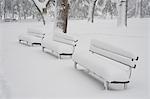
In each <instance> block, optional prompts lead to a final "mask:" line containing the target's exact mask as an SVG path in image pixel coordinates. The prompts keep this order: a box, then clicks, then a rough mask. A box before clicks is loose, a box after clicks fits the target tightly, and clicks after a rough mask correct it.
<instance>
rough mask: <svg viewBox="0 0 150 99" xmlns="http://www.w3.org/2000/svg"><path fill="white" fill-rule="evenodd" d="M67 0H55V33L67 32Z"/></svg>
mask: <svg viewBox="0 0 150 99" xmlns="http://www.w3.org/2000/svg"><path fill="white" fill-rule="evenodd" d="M68 7H69V4H68V0H56V1H55V29H54V32H55V33H67V20H68Z"/></svg>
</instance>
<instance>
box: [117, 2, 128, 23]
mask: <svg viewBox="0 0 150 99" xmlns="http://www.w3.org/2000/svg"><path fill="white" fill-rule="evenodd" d="M127 3H128V2H127V0H120V1H119V3H118V18H117V25H118V26H127V6H128V4H127Z"/></svg>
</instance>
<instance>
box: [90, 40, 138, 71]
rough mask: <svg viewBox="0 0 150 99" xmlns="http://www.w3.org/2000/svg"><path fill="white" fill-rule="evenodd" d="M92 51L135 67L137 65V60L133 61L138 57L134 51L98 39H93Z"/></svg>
mask: <svg viewBox="0 0 150 99" xmlns="http://www.w3.org/2000/svg"><path fill="white" fill-rule="evenodd" d="M90 51H91V52H94V53H97V54H99V55H101V56H104V57H107V58H109V59H111V60H114V61H117V62H120V63H122V64H124V65H127V66H129V67H133V68H135V66H136V65H135V61H133V60H134V59H136V58H135V56H134V55H133V54H132V53H130V52H128V51H125V50H122V49H121V48H118V47H115V46H112V45H110V44H107V43H104V42H101V41H99V40H96V39H92V40H91V44H90Z"/></svg>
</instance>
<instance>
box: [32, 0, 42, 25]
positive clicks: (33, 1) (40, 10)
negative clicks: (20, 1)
mask: <svg viewBox="0 0 150 99" xmlns="http://www.w3.org/2000/svg"><path fill="white" fill-rule="evenodd" d="M32 1H33V3H34V5H35V7H36V8H37V10H38V11H39V13H40V15H41V17H42V21H43V24H44V25H45V19H44V16H43V14H42V12H41V10H40V9H39V7H38V6H37V5H36V3H35V1H34V0H32Z"/></svg>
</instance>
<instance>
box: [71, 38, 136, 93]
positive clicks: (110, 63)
mask: <svg viewBox="0 0 150 99" xmlns="http://www.w3.org/2000/svg"><path fill="white" fill-rule="evenodd" d="M72 59H73V61H74V63H75V68H76V69H78V68H77V64H79V65H80V66H82V67H84V68H86V70H87V72H88V73H90V74H94V75H95V76H96V77H98V78H99V79H100V80H102V81H104V87H105V89H106V90H107V89H108V88H109V84H111V83H114V84H124V88H126V86H127V83H129V82H130V76H131V71H132V69H133V68H135V67H136V64H135V63H136V61H137V60H138V57H135V56H134V55H133V54H131V53H129V52H127V51H124V50H122V49H120V48H117V47H114V46H111V45H109V44H106V43H103V42H100V41H98V40H95V39H93V40H91V44H90V48H89V49H87V50H85V49H83V48H81V47H78V46H76V48H75V52H74V54H73V56H72Z"/></svg>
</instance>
